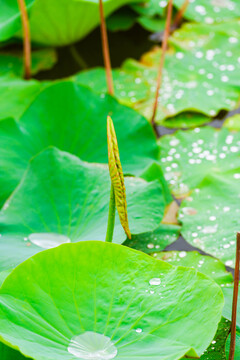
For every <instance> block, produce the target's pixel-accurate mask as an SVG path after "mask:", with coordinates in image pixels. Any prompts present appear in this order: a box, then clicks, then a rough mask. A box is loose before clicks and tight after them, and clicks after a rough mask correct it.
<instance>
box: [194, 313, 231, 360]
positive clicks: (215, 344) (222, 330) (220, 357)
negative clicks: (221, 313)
mask: <svg viewBox="0 0 240 360" xmlns="http://www.w3.org/2000/svg"><path fill="white" fill-rule="evenodd" d="M230 326H231V322H230V321H229V320H226V319H224V318H222V320H221V322H220V323H219V325H218V330H217V333H216V335H215V337H214V339H213V341H212V343H211V344H210V345H209V347H208V348H207V349H206V350H205V351H204V353H203V354H202V356H201V357H200V359H199V360H227V359H228V354H227V351H226V352H225V344H226V340H227V338H228V334H229V331H230ZM226 355H227V356H226ZM190 360H195V359H194V358H190ZM236 360H237V359H236Z"/></svg>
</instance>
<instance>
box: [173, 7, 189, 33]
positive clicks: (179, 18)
mask: <svg viewBox="0 0 240 360" xmlns="http://www.w3.org/2000/svg"><path fill="white" fill-rule="evenodd" d="M189 2H190V1H189V0H185V1H184V3H183V4H182V7H181V8H180V9H179V11H178V13H177V15H176V17H175V19H174V22H173V27H174V28H177V27H178V26H179V25H180V23H181V21H182V18H183V15H184V13H185V11H186V10H187V7H188V5H189Z"/></svg>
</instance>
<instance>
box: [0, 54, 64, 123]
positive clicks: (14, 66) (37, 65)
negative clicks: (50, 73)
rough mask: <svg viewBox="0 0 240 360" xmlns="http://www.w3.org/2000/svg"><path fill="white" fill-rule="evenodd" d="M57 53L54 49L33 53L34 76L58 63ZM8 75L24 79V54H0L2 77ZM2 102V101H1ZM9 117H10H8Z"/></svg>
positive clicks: (32, 67) (32, 70) (32, 68)
mask: <svg viewBox="0 0 240 360" xmlns="http://www.w3.org/2000/svg"><path fill="white" fill-rule="evenodd" d="M56 61H57V57H56V52H55V51H54V50H53V49H41V50H36V51H33V52H32V66H31V73H32V75H34V74H36V73H38V72H39V71H41V70H48V69H51V67H52V66H53V65H54V64H55V63H56ZM6 74H11V75H16V76H19V77H22V76H23V74H24V68H23V56H22V52H16V53H12V52H9V53H7V52H1V53H0V76H5V75H6ZM1 101H2V100H1ZM8 116H9V115H8Z"/></svg>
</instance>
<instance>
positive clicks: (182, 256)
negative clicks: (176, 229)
mask: <svg viewBox="0 0 240 360" xmlns="http://www.w3.org/2000/svg"><path fill="white" fill-rule="evenodd" d="M154 256H155V258H156V259H159V260H164V261H167V262H168V263H169V264H171V265H175V266H187V267H191V268H194V269H196V270H198V271H200V272H201V273H202V274H205V275H207V276H209V277H211V278H212V279H213V280H214V281H216V283H217V284H218V285H221V286H228V285H229V284H231V283H232V282H233V277H232V275H231V273H229V272H228V271H226V268H225V266H224V264H223V263H222V262H221V261H219V260H217V259H214V258H212V257H211V256H206V255H201V254H199V253H198V252H197V251H189V252H186V251H165V252H156V253H155V254H154Z"/></svg>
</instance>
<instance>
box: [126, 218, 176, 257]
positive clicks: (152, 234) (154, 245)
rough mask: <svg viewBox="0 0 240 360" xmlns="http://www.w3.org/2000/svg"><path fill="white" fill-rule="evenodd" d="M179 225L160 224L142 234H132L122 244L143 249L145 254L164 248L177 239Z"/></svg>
mask: <svg viewBox="0 0 240 360" xmlns="http://www.w3.org/2000/svg"><path fill="white" fill-rule="evenodd" d="M180 229H181V227H180V226H178V225H169V224H161V225H160V226H159V227H158V228H157V229H156V230H154V231H149V232H147V233H144V234H139V235H133V236H132V239H131V240H129V239H127V240H126V241H125V243H124V245H126V246H129V247H131V248H133V249H136V250H140V251H143V252H145V253H147V254H151V253H156V251H162V250H164V249H165V248H166V247H167V246H168V245H170V244H172V243H173V242H174V241H176V240H177V238H178V236H179V233H180Z"/></svg>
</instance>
